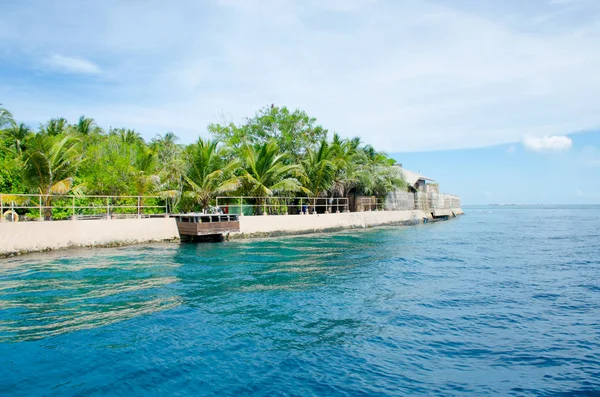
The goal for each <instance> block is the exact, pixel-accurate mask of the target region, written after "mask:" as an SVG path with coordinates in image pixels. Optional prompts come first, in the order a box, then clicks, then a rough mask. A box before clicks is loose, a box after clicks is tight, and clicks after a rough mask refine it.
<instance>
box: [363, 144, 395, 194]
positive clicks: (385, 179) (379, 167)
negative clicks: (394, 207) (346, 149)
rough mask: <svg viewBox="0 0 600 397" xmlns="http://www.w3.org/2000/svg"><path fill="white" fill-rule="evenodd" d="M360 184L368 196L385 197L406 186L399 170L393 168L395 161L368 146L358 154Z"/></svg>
mask: <svg viewBox="0 0 600 397" xmlns="http://www.w3.org/2000/svg"><path fill="white" fill-rule="evenodd" d="M357 162H358V164H359V167H358V172H357V177H358V184H359V186H360V188H361V190H362V191H363V193H366V194H373V195H375V196H379V197H382V196H385V195H386V194H387V193H388V192H390V191H393V190H395V189H397V188H399V187H403V186H404V179H403V178H402V174H401V172H400V170H399V169H397V168H396V167H393V164H394V162H395V161H394V159H391V158H389V157H388V156H387V155H385V154H384V153H381V152H377V151H376V150H375V149H374V148H373V147H372V146H370V145H367V146H365V147H363V148H362V149H361V150H359V152H358V160H357Z"/></svg>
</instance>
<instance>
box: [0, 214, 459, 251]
mask: <svg viewBox="0 0 600 397" xmlns="http://www.w3.org/2000/svg"><path fill="white" fill-rule="evenodd" d="M454 213H455V214H462V210H455V211H454ZM424 219H428V220H431V219H432V216H431V213H430V212H424V211H420V210H414V211H373V212H351V213H350V212H348V213H341V214H311V215H269V216H242V217H240V232H239V233H232V234H231V237H232V238H247V237H268V236H279V235H293V234H306V233H317V232H328V231H336V230H343V229H361V228H368V227H375V226H383V225H414V224H418V223H423V220H424ZM178 239H179V233H178V231H177V225H176V223H175V219H173V218H152V219H113V220H88V221H54V222H23V223H7V222H5V223H0V257H3V256H9V255H14V254H23V253H27V252H36V251H48V250H56V249H62V248H71V247H106V246H117V245H128V244H138V243H148V242H159V241H174V240H178Z"/></svg>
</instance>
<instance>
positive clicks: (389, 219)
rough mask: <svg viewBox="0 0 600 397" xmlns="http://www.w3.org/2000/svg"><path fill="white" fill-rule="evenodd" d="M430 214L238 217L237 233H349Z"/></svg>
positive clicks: (382, 212)
mask: <svg viewBox="0 0 600 397" xmlns="http://www.w3.org/2000/svg"><path fill="white" fill-rule="evenodd" d="M423 218H431V214H426V213H424V212H422V211H371V212H345V213H341V214H311V215H268V216H242V217H240V233H243V234H255V233H257V234H260V233H274V232H282V233H286V232H287V233H298V232H316V231H320V230H327V229H353V228H366V227H371V226H378V225H386V224H398V223H422V222H423Z"/></svg>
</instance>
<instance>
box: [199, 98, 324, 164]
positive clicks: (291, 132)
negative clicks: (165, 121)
mask: <svg viewBox="0 0 600 397" xmlns="http://www.w3.org/2000/svg"><path fill="white" fill-rule="evenodd" d="M316 122H317V119H315V118H313V117H309V116H308V115H307V114H306V112H304V111H302V110H298V109H296V110H294V111H293V112H290V110H289V109H288V108H286V107H285V106H284V107H281V108H280V107H277V106H273V105H271V106H270V107H265V108H263V109H261V110H259V111H258V112H257V113H256V115H255V116H254V117H253V118H251V119H248V120H247V122H246V123H245V124H243V125H241V126H236V125H234V124H233V123H229V124H226V125H220V124H211V125H209V126H208V131H209V132H210V133H211V134H213V136H215V137H216V138H217V139H218V140H220V141H225V142H227V143H228V144H229V145H231V146H233V147H235V148H240V147H243V145H244V144H245V143H249V144H251V145H254V144H264V143H267V142H270V141H274V142H275V143H276V144H277V146H278V147H279V149H280V150H281V151H282V152H285V153H288V154H289V160H290V161H298V160H299V159H300V157H301V156H302V155H303V154H304V153H305V152H306V151H307V150H308V149H311V148H315V147H316V146H318V144H319V143H320V142H321V141H322V140H323V139H325V138H326V137H327V130H326V129H324V128H323V127H321V126H320V125H317V124H316Z"/></svg>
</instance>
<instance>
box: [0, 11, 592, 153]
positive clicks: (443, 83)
mask: <svg viewBox="0 0 600 397" xmlns="http://www.w3.org/2000/svg"><path fill="white" fill-rule="evenodd" d="M470 3H473V2H447V1H442V0H419V1H414V0H398V1H375V0H364V1H363V0H352V1H350V2H348V1H343V0H327V1H321V0H306V1H293V0H263V1H260V0H253V1H250V0H248V1H245V0H221V2H218V1H213V2H208V1H207V2H197V1H194V0H181V1H180V2H178V7H172V6H169V5H168V4H167V3H160V2H156V3H152V6H151V7H149V6H147V5H146V4H145V3H143V2H141V3H137V2H122V1H116V0H114V1H111V0H105V1H89V2H83V3H82V2H79V1H75V0H63V3H62V4H63V5H64V6H63V7H55V6H53V5H52V2H43V1H40V2H39V3H38V4H36V7H34V8H33V11H32V9H31V8H30V7H26V6H22V5H21V3H20V2H14V3H11V5H9V6H7V7H4V8H3V13H2V14H0V40H1V41H2V46H3V48H6V49H7V50H6V54H15V53H18V54H19V55H20V56H21V57H23V58H25V59H29V58H36V57H37V54H40V53H54V54H77V56H78V58H71V57H66V56H64V55H54V56H52V57H50V58H49V62H48V65H52V68H53V69H54V70H61V71H64V72H69V73H82V74H84V75H85V74H98V73H100V72H101V73H102V76H103V77H105V80H104V81H103V84H102V85H99V84H89V82H86V81H83V82H82V81H81V80H82V79H77V80H78V81H77V82H75V83H73V84H81V86H66V85H64V86H63V87H61V95H56V92H54V91H52V89H50V88H47V87H45V86H44V85H42V84H36V83H37V82H36V81H32V82H28V81H27V79H26V78H19V79H11V80H5V79H3V78H2V76H0V87H2V88H3V92H2V97H3V103H4V105H5V106H7V107H8V108H9V109H11V110H12V111H13V113H15V115H16V117H18V118H20V119H24V120H31V121H35V122H36V123H37V122H42V121H45V118H46V117H47V116H49V117H55V116H57V115H65V116H68V117H78V115H80V114H82V113H84V114H86V115H89V116H92V117H94V118H96V119H97V120H98V122H99V123H100V124H101V125H103V126H108V125H127V126H130V127H132V128H135V129H136V130H138V131H142V132H143V133H144V134H145V136H147V137H151V136H153V135H154V134H155V133H157V132H161V133H162V132H164V131H167V130H171V131H174V132H175V133H177V134H178V135H180V136H181V137H182V141H184V142H190V141H192V140H194V139H195V137H197V136H198V135H199V134H203V133H205V126H206V125H207V124H208V123H210V122H214V121H217V120H218V119H219V115H220V114H222V113H225V114H227V115H230V116H231V118H232V120H233V121H235V122H239V121H241V120H242V119H243V118H244V117H247V116H251V115H252V114H253V113H254V112H255V111H256V110H257V109H258V108H260V107H262V106H265V105H270V104H271V103H275V104H278V105H287V106H289V107H291V108H302V109H304V110H306V111H307V112H308V113H309V114H310V115H312V116H315V117H317V118H318V120H319V122H320V123H322V124H323V125H324V126H325V127H327V128H329V129H330V130H334V131H337V132H339V133H340V134H342V135H343V136H357V135H358V136H361V137H362V138H363V139H364V140H365V141H366V142H368V143H370V144H373V145H375V146H376V147H377V148H378V149H381V150H386V151H388V152H400V151H416V150H433V149H453V148H465V147H481V146H488V145H494V144H506V143H515V142H520V141H521V138H522V137H523V136H525V135H526V134H528V133H529V134H532V135H533V136H545V135H546V136H555V135H565V134H569V133H572V132H575V131H581V130H589V129H594V128H597V127H599V126H600V104H599V102H598V96H597V93H598V92H599V91H600V74H598V73H597V71H598V70H600V52H598V51H597V48H599V47H600V24H599V23H598V22H597V20H598V19H599V18H600V11H599V8H598V4H600V3H598V2H593V1H592V2H583V1H582V2H580V3H579V5H578V6H577V7H557V6H552V5H550V4H544V2H540V4H539V6H536V7H526V9H527V10H529V11H527V12H529V14H527V13H526V12H525V11H524V12H523V13H514V12H510V11H511V10H510V9H509V7H508V5H507V4H508V3H511V2H481V4H483V5H481V6H477V7H474V8H472V9H470V8H468V4H470ZM450 4H452V5H450ZM486 7H490V9H489V10H487V12H482V11H481V10H482V9H485V8H486ZM502 7H507V8H506V9H502ZM556 8H565V9H569V10H570V9H571V8H574V9H577V10H579V9H581V10H582V11H577V10H575V11H568V12H566V13H559V14H557V16H554V17H552V18H550V19H544V18H542V19H541V20H536V18H538V19H539V17H540V16H543V15H546V14H548V13H551V12H553V10H554V11H556ZM502 11H505V12H502ZM22 20H28V21H30V28H29V29H26V30H22V29H20V26H19V25H18V24H19V23H20V22H19V21H22ZM57 20H61V21H69V23H56V21H57ZM131 21H135V23H131ZM157 26H160V29H157V28H156V27H157ZM3 54H4V53H3V52H2V51H0V62H3V61H5V58H3ZM28 57H29V58H28ZM16 58H18V57H16V56H13V57H12V58H11V59H16ZM7 59H8V58H7ZM89 59H93V60H94V61H96V62H98V64H100V65H102V70H100V67H99V66H98V64H95V63H92V62H90V61H89ZM23 69H24V70H25V69H26V68H23ZM24 82H25V83H24ZM28 84H29V85H28ZM64 84H68V83H67V82H65V83H64ZM7 94H10V95H7ZM71 114H72V115H73V116H70V115H71Z"/></svg>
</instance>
